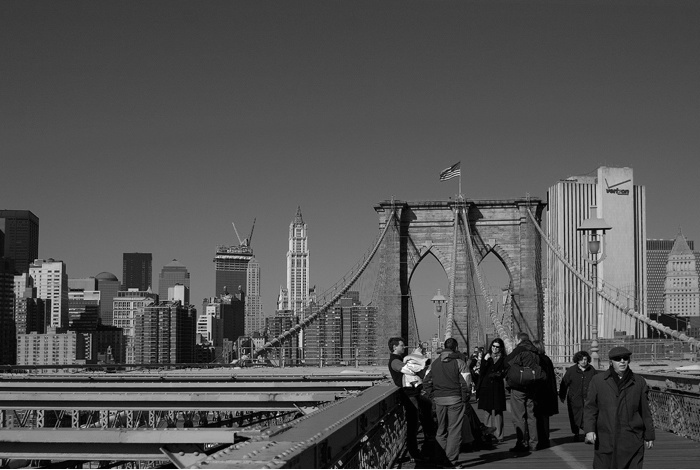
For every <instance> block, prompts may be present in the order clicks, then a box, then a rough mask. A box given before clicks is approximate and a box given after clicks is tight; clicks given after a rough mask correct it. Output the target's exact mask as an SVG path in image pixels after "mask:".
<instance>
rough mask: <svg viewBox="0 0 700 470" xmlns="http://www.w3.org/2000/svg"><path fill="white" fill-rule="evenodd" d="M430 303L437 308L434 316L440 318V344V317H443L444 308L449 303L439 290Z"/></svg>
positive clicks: (438, 335)
mask: <svg viewBox="0 0 700 470" xmlns="http://www.w3.org/2000/svg"><path fill="white" fill-rule="evenodd" d="M430 301H431V302H432V303H433V305H434V306H435V310H434V311H433V315H435V316H436V317H438V333H437V338H438V343H440V317H441V316H442V306H443V305H444V304H445V302H447V299H446V298H445V296H444V295H442V294H441V293H440V289H438V290H437V294H435V296H434V297H433V298H432V299H430Z"/></svg>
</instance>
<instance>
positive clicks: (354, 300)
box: [304, 291, 379, 365]
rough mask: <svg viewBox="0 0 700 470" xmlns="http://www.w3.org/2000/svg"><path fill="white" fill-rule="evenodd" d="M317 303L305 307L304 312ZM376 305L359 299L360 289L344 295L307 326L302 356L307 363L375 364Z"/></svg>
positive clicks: (376, 351) (376, 358)
mask: <svg viewBox="0 0 700 470" xmlns="http://www.w3.org/2000/svg"><path fill="white" fill-rule="evenodd" d="M316 308H317V307H316V305H313V304H312V305H311V306H308V307H307V314H308V315H311V314H312V313H314V312H315V309H316ZM376 329H377V308H376V307H373V306H366V305H362V304H361V303H360V297H359V292H357V291H349V292H347V294H346V296H345V297H342V298H340V299H339V300H338V302H337V303H336V304H335V305H334V306H333V307H331V308H330V309H329V310H328V311H327V312H326V313H325V314H324V315H322V316H319V317H318V318H317V319H316V320H315V321H314V322H313V323H311V325H309V326H308V327H307V328H306V334H305V336H304V343H305V344H304V357H305V361H306V364H319V363H322V364H324V365H331V364H335V365H347V364H351V363H352V364H354V363H356V362H357V363H358V364H362V365H367V364H376V363H377V361H378V355H379V351H378V349H377V341H376Z"/></svg>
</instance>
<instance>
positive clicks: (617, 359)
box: [610, 356, 630, 362]
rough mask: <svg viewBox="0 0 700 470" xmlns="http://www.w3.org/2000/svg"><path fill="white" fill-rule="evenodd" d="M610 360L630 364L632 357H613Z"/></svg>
mask: <svg viewBox="0 0 700 470" xmlns="http://www.w3.org/2000/svg"><path fill="white" fill-rule="evenodd" d="M610 360H611V361H615V362H622V361H625V362H629V361H630V357H629V356H620V357H611V358H610Z"/></svg>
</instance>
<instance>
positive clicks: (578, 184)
mask: <svg viewBox="0 0 700 470" xmlns="http://www.w3.org/2000/svg"><path fill="white" fill-rule="evenodd" d="M547 195H548V210H547V230H548V236H549V238H550V240H551V241H552V242H553V243H554V245H555V246H557V247H558V248H559V250H560V251H561V252H562V253H563V255H564V256H565V257H566V258H568V259H569V260H570V261H571V263H572V264H573V265H574V267H575V268H576V270H577V271H579V272H582V273H584V275H585V276H586V277H587V278H588V279H591V278H592V266H591V265H590V264H589V263H587V262H585V261H584V259H585V258H587V257H589V256H590V255H589V254H588V252H587V249H586V247H585V244H584V236H583V234H582V233H581V232H578V231H577V228H578V227H579V226H580V225H581V223H582V222H583V221H584V220H585V219H588V218H590V217H591V215H592V214H593V211H592V210H591V208H592V207H597V211H596V214H597V216H598V217H601V218H603V219H605V221H606V222H607V223H608V224H609V225H610V226H611V227H612V229H611V230H610V231H608V232H607V234H606V243H605V247H604V248H605V254H606V256H607V257H606V259H605V260H604V262H601V263H600V264H598V279H599V282H600V284H599V285H604V286H605V289H606V290H609V289H611V288H616V289H617V290H618V291H619V292H620V293H621V296H627V297H628V298H629V299H630V301H629V303H630V307H632V308H634V309H635V310H637V311H638V312H639V313H640V314H642V315H645V314H646V312H645V304H646V267H647V263H646V261H647V259H646V199H645V188H644V186H637V185H635V184H634V175H633V171H632V168H610V167H600V168H598V170H597V171H596V175H595V176H591V175H586V176H574V177H570V178H567V179H565V180H562V181H559V182H557V183H556V184H555V185H554V186H552V187H550V188H549V190H548V193H547ZM547 282H548V285H547V286H546V295H547V299H546V301H545V302H544V304H545V306H546V310H545V317H544V335H545V337H544V341H545V343H546V344H547V345H548V348H549V349H550V350H551V353H550V355H552V354H553V355H556V356H558V357H561V356H570V355H572V354H573V353H574V352H576V348H577V347H580V346H581V342H582V341H583V340H587V339H590V338H591V336H592V334H591V333H592V331H591V330H592V325H593V324H594V319H595V315H596V314H595V313H594V308H595V303H594V302H593V293H592V289H591V288H590V287H588V286H586V285H585V284H584V283H583V282H581V281H580V280H579V279H578V278H577V277H576V276H575V275H574V274H573V273H572V272H570V271H569V269H568V268H567V267H566V266H564V265H563V263H561V261H560V260H559V259H558V258H557V257H556V255H555V254H554V253H552V252H551V250H548V251H547ZM597 323H598V337H600V338H613V337H614V335H615V332H620V331H625V332H626V334H628V335H635V336H636V337H638V338H639V337H645V336H646V329H645V328H644V327H643V326H642V325H639V324H637V322H635V320H634V319H632V318H631V317H629V316H627V315H625V314H624V313H622V312H620V311H619V310H618V309H616V308H614V307H612V306H610V305H609V304H608V303H607V302H600V303H599V305H598V322H597Z"/></svg>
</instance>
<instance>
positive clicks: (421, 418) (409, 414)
mask: <svg viewBox="0 0 700 470" xmlns="http://www.w3.org/2000/svg"><path fill="white" fill-rule="evenodd" d="M402 397H403V398H402V400H401V401H402V403H403V406H404V410H405V411H406V428H407V429H406V431H407V433H408V434H407V436H406V446H407V447H408V453H409V454H410V455H411V457H413V458H414V459H417V458H420V457H421V455H420V451H419V449H418V424H419V423H420V425H421V426H422V427H423V438H424V439H425V440H426V441H429V440H433V439H435V423H434V422H433V412H432V402H431V401H430V400H429V399H428V398H426V397H424V396H423V395H420V394H415V393H412V394H410V395H409V394H407V393H403V394H402Z"/></svg>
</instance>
